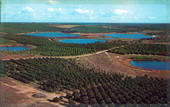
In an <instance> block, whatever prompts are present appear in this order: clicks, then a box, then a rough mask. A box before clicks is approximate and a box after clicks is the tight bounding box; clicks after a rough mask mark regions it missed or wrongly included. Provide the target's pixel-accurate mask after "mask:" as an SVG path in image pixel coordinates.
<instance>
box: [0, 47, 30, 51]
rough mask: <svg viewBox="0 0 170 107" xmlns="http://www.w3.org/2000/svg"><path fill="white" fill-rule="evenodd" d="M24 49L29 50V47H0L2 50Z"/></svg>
mask: <svg viewBox="0 0 170 107" xmlns="http://www.w3.org/2000/svg"><path fill="white" fill-rule="evenodd" d="M6 50H8V51H24V50H29V48H28V47H0V51H6Z"/></svg>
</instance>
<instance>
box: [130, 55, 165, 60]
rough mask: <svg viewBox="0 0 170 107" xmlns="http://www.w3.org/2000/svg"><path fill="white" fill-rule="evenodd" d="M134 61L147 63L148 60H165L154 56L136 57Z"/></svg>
mask: <svg viewBox="0 0 170 107" xmlns="http://www.w3.org/2000/svg"><path fill="white" fill-rule="evenodd" d="M133 60H134V61H146V60H149V61H150V60H158V61H161V60H163V59H161V58H153V57H152V56H135V57H133Z"/></svg>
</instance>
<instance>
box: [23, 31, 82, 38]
mask: <svg viewBox="0 0 170 107" xmlns="http://www.w3.org/2000/svg"><path fill="white" fill-rule="evenodd" d="M24 35H29V36H42V37H74V36H80V35H77V34H64V33H58V32H44V33H30V34H24Z"/></svg>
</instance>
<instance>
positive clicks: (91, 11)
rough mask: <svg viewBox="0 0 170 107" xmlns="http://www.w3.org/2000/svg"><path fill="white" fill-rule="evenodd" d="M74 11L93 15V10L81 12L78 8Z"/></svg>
mask: <svg viewBox="0 0 170 107" xmlns="http://www.w3.org/2000/svg"><path fill="white" fill-rule="evenodd" d="M75 11H76V12H78V13H85V14H93V10H88V9H86V10H83V9H80V8H79V9H76V10H75Z"/></svg>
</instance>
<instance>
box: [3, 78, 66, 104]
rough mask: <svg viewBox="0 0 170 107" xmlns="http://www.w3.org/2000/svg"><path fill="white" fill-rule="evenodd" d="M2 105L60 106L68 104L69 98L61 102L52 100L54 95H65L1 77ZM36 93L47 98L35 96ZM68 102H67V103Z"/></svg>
mask: <svg viewBox="0 0 170 107" xmlns="http://www.w3.org/2000/svg"><path fill="white" fill-rule="evenodd" d="M0 89H1V105H3V107H28V106H29V107H37V106H41V107H56V106H57V107H59V106H66V105H68V103H67V100H66V101H65V102H63V101H61V102H59V103H55V102H50V101H48V100H52V99H53V98H54V97H59V96H61V95H65V93H60V94H55V93H48V92H45V91H41V90H38V89H36V88H34V87H31V86H30V85H29V84H25V83H21V82H19V81H16V80H14V79H12V78H9V77H4V78H1V88H0ZM35 93H42V94H44V95H46V96H47V97H46V98H34V97H32V95H33V94H35ZM65 103H66V104H65Z"/></svg>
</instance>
